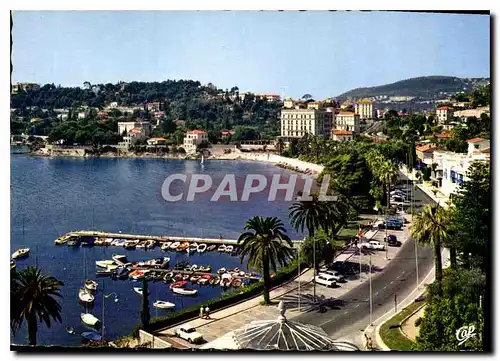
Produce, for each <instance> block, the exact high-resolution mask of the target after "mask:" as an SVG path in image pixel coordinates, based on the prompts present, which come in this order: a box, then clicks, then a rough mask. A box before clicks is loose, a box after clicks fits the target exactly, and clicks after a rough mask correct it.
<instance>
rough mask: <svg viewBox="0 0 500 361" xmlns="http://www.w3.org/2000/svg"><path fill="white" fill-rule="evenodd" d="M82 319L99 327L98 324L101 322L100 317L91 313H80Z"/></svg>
mask: <svg viewBox="0 0 500 361" xmlns="http://www.w3.org/2000/svg"><path fill="white" fill-rule="evenodd" d="M80 319H81V320H82V322H83V323H84V324H86V325H87V326H90V327H97V324H98V323H99V322H100V321H99V319H98V318H97V317H95V316H94V315H93V314H91V313H80Z"/></svg>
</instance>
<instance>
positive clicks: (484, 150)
mask: <svg viewBox="0 0 500 361" xmlns="http://www.w3.org/2000/svg"><path fill="white" fill-rule="evenodd" d="M489 152H490V147H488V148H484V149H483V150H482V151H481V153H489Z"/></svg>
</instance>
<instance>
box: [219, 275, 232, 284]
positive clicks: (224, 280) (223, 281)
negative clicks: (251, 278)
mask: <svg viewBox="0 0 500 361" xmlns="http://www.w3.org/2000/svg"><path fill="white" fill-rule="evenodd" d="M231 282H233V277H232V276H231V275H230V274H229V273H224V274H223V275H222V276H221V277H220V285H221V287H229V286H230V285H231Z"/></svg>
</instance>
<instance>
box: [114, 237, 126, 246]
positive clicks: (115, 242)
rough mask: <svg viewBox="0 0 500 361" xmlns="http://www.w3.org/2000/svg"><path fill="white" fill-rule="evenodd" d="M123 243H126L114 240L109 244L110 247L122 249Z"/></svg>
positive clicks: (121, 240)
mask: <svg viewBox="0 0 500 361" xmlns="http://www.w3.org/2000/svg"><path fill="white" fill-rule="evenodd" d="M125 243H126V241H125V240H123V239H115V240H113V242H112V243H111V245H112V246H115V247H124V246H125Z"/></svg>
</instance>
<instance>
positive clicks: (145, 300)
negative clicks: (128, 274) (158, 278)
mask: <svg viewBox="0 0 500 361" xmlns="http://www.w3.org/2000/svg"><path fill="white" fill-rule="evenodd" d="M150 319H151V313H150V312H149V289H148V281H147V280H146V278H145V277H144V278H143V279H142V309H141V323H142V327H143V328H146V327H147V326H148V325H149V321H150Z"/></svg>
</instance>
